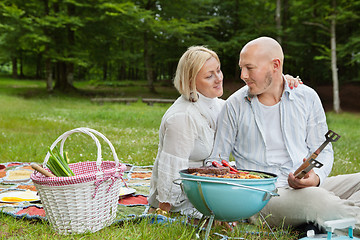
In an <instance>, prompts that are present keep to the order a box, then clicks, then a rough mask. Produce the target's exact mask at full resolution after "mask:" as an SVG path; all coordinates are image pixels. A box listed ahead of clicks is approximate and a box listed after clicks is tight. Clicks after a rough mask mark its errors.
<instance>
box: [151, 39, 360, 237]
mask: <svg viewBox="0 0 360 240" xmlns="http://www.w3.org/2000/svg"><path fill="white" fill-rule="evenodd" d="M283 63H284V54H283V51H282V47H281V46H280V44H279V43H278V42H277V41H275V40H274V39H272V38H269V37H260V38H257V39H255V40H252V41H250V42H249V43H247V44H246V45H245V46H244V47H243V48H242V50H241V52H240V60H239V66H240V69H241V79H242V80H243V81H244V82H245V83H246V86H244V87H242V88H241V89H239V90H238V91H236V92H235V93H234V94H233V95H232V96H230V97H229V98H228V99H227V100H226V101H224V100H222V99H219V98H218V97H221V96H222V94H223V86H222V84H223V74H222V72H221V69H220V60H219V58H218V56H217V54H216V53H215V52H213V51H211V50H209V49H207V48H205V47H202V46H194V47H190V48H189V49H188V50H187V51H186V52H185V53H184V54H183V56H182V57H181V58H180V60H179V63H178V66H177V70H176V75H175V79H174V85H175V87H176V88H177V90H178V91H179V92H180V93H181V96H180V97H179V98H178V99H177V100H176V102H175V103H174V104H173V105H172V106H171V107H170V108H169V109H168V110H167V112H166V113H165V114H164V116H163V118H162V121H161V125H160V130H159V131H160V132H159V139H160V142H159V149H158V154H157V157H156V160H155V163H154V168H153V173H152V177H151V187H150V195H149V198H148V201H149V203H150V205H151V206H152V207H153V209H156V212H157V213H166V212H180V213H181V214H185V215H187V214H192V213H194V208H193V206H192V205H191V203H190V202H189V201H188V200H187V198H186V196H185V195H184V193H183V192H182V191H181V189H180V187H179V186H178V185H175V184H174V183H173V180H174V179H177V178H179V177H180V176H179V171H180V170H182V169H187V168H189V167H200V166H203V165H209V163H211V162H212V161H214V160H215V161H220V159H219V156H221V157H222V158H224V159H226V160H229V156H230V154H231V153H232V154H233V156H234V158H235V160H236V167H237V168H239V169H248V170H250V169H252V170H259V171H264V172H271V173H274V174H276V175H277V176H278V181H277V183H276V186H277V188H278V192H279V194H280V197H274V198H271V199H270V201H269V203H268V204H267V205H266V206H265V208H264V209H262V211H261V212H262V213H263V214H264V215H265V216H268V217H267V221H268V223H270V225H272V226H280V225H282V224H285V226H288V225H291V226H293V227H296V226H299V225H302V224H310V223H313V224H315V225H316V226H323V224H324V222H325V221H328V220H336V219H342V218H356V219H357V224H356V226H355V233H356V232H357V231H359V230H360V224H359V223H360V222H359V221H360V191H359V188H360V184H359V183H360V175H359V174H358V173H357V174H349V175H340V176H335V177H327V176H328V175H329V173H330V171H331V168H332V165H333V158H334V157H333V150H332V147H331V144H329V145H328V146H327V147H326V148H325V149H324V150H323V151H322V153H321V154H320V155H319V157H318V160H319V161H320V162H321V163H323V167H322V168H317V169H312V170H311V171H309V172H308V173H307V174H306V176H305V177H304V178H302V179H298V178H295V177H294V174H293V173H294V171H295V170H296V169H297V168H298V167H299V166H300V165H301V164H302V162H303V161H304V157H306V156H309V155H310V154H311V153H312V152H314V151H315V150H316V149H317V148H318V147H319V146H320V145H321V144H322V143H323V142H324V140H325V133H326V132H327V131H328V127H327V123H326V117H325V113H324V110H323V107H322V105H321V101H320V99H319V97H318V95H317V94H316V92H315V91H314V90H313V89H311V88H310V87H308V86H305V85H303V84H301V85H298V83H299V82H300V83H301V81H300V80H299V79H298V78H296V79H295V78H293V77H291V76H289V75H286V76H284V75H283ZM294 86H295V88H293V87H294ZM250 220H251V219H250Z"/></svg>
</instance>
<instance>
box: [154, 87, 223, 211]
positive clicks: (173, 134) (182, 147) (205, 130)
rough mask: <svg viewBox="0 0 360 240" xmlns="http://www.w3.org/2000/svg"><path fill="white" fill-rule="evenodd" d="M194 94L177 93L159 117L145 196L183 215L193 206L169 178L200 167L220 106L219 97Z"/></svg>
mask: <svg viewBox="0 0 360 240" xmlns="http://www.w3.org/2000/svg"><path fill="white" fill-rule="evenodd" d="M198 95H199V99H198V101H197V102H190V101H189V100H187V99H186V98H185V97H183V96H180V97H179V98H178V99H177V100H176V101H175V103H174V104H173V105H172V106H171V107H170V108H169V109H168V110H167V111H166V113H165V114H164V116H163V118H162V121H161V125H160V130H159V147H158V154H157V157H156V160H155V163H154V167H153V172H152V176H151V184H150V195H149V198H148V201H149V203H150V205H151V206H153V207H158V204H159V202H168V203H170V204H171V205H172V208H171V211H174V212H178V211H181V212H182V213H184V214H186V210H187V209H188V210H192V209H193V207H192V205H191V204H190V203H189V201H188V200H187V198H186V196H185V194H184V193H182V191H181V189H180V186H179V185H176V184H174V183H173V180H175V179H177V178H179V177H180V175H179V171H180V170H182V169H187V168H189V167H200V166H203V161H204V159H206V158H207V157H208V156H209V155H210V154H211V151H212V147H213V142H214V134H215V130H216V129H215V128H216V120H217V116H218V114H219V112H220V110H221V108H222V106H223V105H224V100H222V99H219V98H207V97H204V96H203V95H201V94H200V93H198Z"/></svg>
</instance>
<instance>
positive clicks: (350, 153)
mask: <svg viewBox="0 0 360 240" xmlns="http://www.w3.org/2000/svg"><path fill="white" fill-rule="evenodd" d="M80 85H81V84H80ZM81 87H82V88H84V89H85V88H86V87H88V86H87V85H86V84H83V86H81ZM44 88H45V84H44V82H41V81H14V80H9V79H1V78H0V106H1V107H0V162H14V161H18V162H39V163H42V162H43V159H44V157H45V154H46V152H47V147H49V146H50V145H51V144H52V143H53V142H54V141H55V139H56V138H57V137H58V136H60V135H61V134H62V133H64V132H66V131H68V130H71V129H73V128H77V127H90V128H93V129H96V130H98V131H100V132H101V133H103V134H104V135H105V136H106V137H107V138H108V139H109V140H110V141H111V142H112V144H113V145H114V147H115V149H116V151H117V155H118V157H119V159H120V161H121V162H124V163H130V164H136V165H151V164H153V161H154V159H155V157H156V153H157V146H158V128H159V124H160V121H161V117H162V115H163V114H164V112H165V111H166V109H167V108H168V107H169V106H170V105H169V104H163V105H161V104H155V105H154V106H147V105H146V104H144V103H142V102H141V101H140V100H139V101H138V102H137V103H132V104H130V105H126V104H115V103H106V104H102V105H99V104H95V103H92V102H91V101H90V98H89V97H82V96H77V95H72V96H64V95H61V94H52V95H50V96H49V95H48V94H47V93H46V92H45V90H44ZM140 89H142V91H143V87H142V88H139V89H138V91H139V90H140ZM92 90H94V89H92ZM116 90H117V91H119V92H121V91H124V92H123V94H121V95H122V96H128V95H127V94H130V95H131V96H137V95H134V92H131V93H129V92H127V90H126V89H125V88H119V89H116ZM162 91H164V92H166V90H165V88H164V89H163V90H162ZM169 91H170V92H172V93H171V94H168V95H166V96H164V98H170V97H172V98H176V97H177V94H176V91H174V90H173V89H171V90H169ZM24 96H25V97H24ZM148 96H151V94H150V93H148ZM327 117H328V124H329V128H330V129H332V130H334V131H335V132H337V133H339V134H340V135H341V138H340V140H339V141H338V142H336V143H334V144H333V146H334V149H335V159H336V160H335V164H334V168H333V172H332V174H333V175H337V174H342V173H352V172H358V171H359V170H360V167H359V166H360V165H359V162H360V160H359V152H360V149H359V139H360V131H359V127H358V126H359V123H360V114H353V113H352V114H350V113H343V114H339V115H336V114H334V113H327ZM102 144H103V158H104V159H105V160H112V155H111V152H110V150H109V148H108V147H107V146H106V143H104V142H102ZM65 148H66V150H67V151H68V152H69V157H70V159H71V160H72V161H73V162H76V161H85V160H91V161H94V160H95V159H96V145H95V143H94V142H93V140H91V138H90V137H88V136H83V135H81V134H74V135H72V136H71V137H70V139H69V140H67V141H66V143H65ZM0 219H1V221H0V222H1V224H3V225H1V224H0V237H3V236H5V238H6V237H9V236H13V239H20V238H22V239H25V238H26V239H39V236H42V237H41V238H40V239H65V238H63V237H62V236H58V235H57V234H56V233H54V232H53V231H52V230H50V228H49V226H48V225H47V224H44V223H41V222H32V221H27V220H26V221H22V220H17V219H14V218H12V217H9V216H6V215H0ZM14 229H17V230H16V231H15V230H14ZM19 229H20V230H19ZM193 229H194V228H192V227H189V226H183V225H179V224H176V225H175V224H173V225H170V226H156V225H154V224H149V223H147V222H142V223H139V224H134V223H126V224H124V225H122V226H111V227H109V228H106V229H104V230H101V231H100V232H98V233H94V234H89V235H82V236H79V237H78V239H80V238H81V239H102V238H103V237H102V236H105V235H106V236H109V237H110V238H107V239H120V238H124V239H195V234H194V233H193ZM265 230H266V229H265ZM219 231H222V230H221V229H220V230H219ZM10 232H14V233H10ZM45 233H46V235H45ZM103 234H105V235H103ZM25 236H26V237H25ZM253 237H254V238H253ZM76 238H77V237H76ZM10 239H11V238H10ZM68 239H71V238H68ZM214 239H217V238H216V237H214ZM247 239H266V238H265V237H260V238H259V237H258V236H247ZM281 239H296V238H295V237H294V236H292V235H291V234H288V235H285V236H282V238H281Z"/></svg>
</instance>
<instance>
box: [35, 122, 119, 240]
mask: <svg viewBox="0 0 360 240" xmlns="http://www.w3.org/2000/svg"><path fill="white" fill-rule="evenodd" d="M73 133H84V134H87V135H89V136H90V137H91V138H92V139H93V140H94V141H95V143H96V146H97V160H96V161H93V162H79V163H73V164H69V167H70V169H71V170H72V171H73V172H74V174H75V176H72V177H45V176H44V175H43V174H41V173H39V172H37V171H35V172H34V173H33V174H32V175H31V179H32V181H33V182H34V185H35V187H36V189H37V191H38V193H39V195H40V199H41V202H42V204H43V207H44V210H45V213H46V217H47V219H48V220H49V222H50V224H51V226H52V227H53V228H54V229H55V230H56V231H57V232H58V233H60V234H70V233H84V232H96V231H98V230H100V229H102V228H104V227H106V226H109V225H110V224H112V223H113V222H114V220H115V217H116V212H117V206H118V199H119V193H120V187H121V184H122V173H123V172H124V171H125V169H126V165H125V164H121V163H119V159H118V157H117V155H116V152H115V149H114V147H113V145H112V144H111V142H110V141H109V140H108V139H107V138H106V137H105V136H104V135H103V134H101V133H100V132H98V131H96V130H93V129H90V128H76V129H73V130H70V131H68V132H65V133H64V134H62V135H61V136H60V137H59V138H58V139H57V140H56V141H55V142H54V143H53V144H52V146H51V147H50V149H53V148H54V147H55V146H56V145H57V144H58V143H59V142H60V141H61V144H60V153H61V154H62V153H63V147H64V143H65V140H66V139H67V137H68V136H70V135H71V134H73ZM96 136H100V137H101V138H102V139H103V140H105V142H106V143H107V144H108V145H109V146H110V149H111V151H112V154H113V157H114V161H102V157H101V145H100V142H99V140H98V138H97V137H96ZM49 157H50V153H49V152H48V153H47V155H46V157H45V159H44V163H43V166H44V168H45V166H46V163H47V161H48V159H49ZM45 169H47V168H45Z"/></svg>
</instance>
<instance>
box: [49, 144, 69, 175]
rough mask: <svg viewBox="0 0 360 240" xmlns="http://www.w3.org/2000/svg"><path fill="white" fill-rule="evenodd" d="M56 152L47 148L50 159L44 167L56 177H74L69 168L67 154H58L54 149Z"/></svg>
mask: <svg viewBox="0 0 360 240" xmlns="http://www.w3.org/2000/svg"><path fill="white" fill-rule="evenodd" d="M55 150H56V152H53V151H52V150H51V149H50V148H49V152H50V157H49V160H48V162H47V164H46V166H47V167H48V168H49V169H50V171H51V172H52V173H53V174H54V175H55V176H57V177H70V176H75V174H74V173H73V172H72V171H71V169H70V168H69V165H68V163H69V159H68V157H67V154H66V153H64V154H63V155H61V154H60V152H59V151H58V149H57V148H55Z"/></svg>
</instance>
